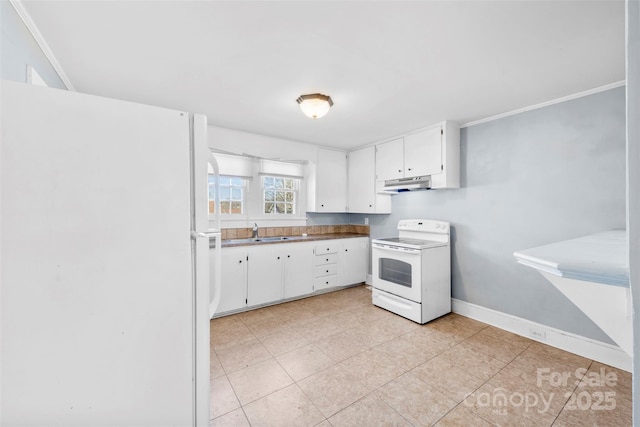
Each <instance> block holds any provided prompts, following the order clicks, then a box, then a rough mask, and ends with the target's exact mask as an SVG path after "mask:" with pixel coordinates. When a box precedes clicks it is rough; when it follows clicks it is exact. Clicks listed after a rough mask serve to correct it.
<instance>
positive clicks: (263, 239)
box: [254, 237, 290, 242]
mask: <svg viewBox="0 0 640 427" xmlns="http://www.w3.org/2000/svg"><path fill="white" fill-rule="evenodd" d="M289 239H290V237H258V238H257V239H254V240H255V241H256V242H279V241H281V240H289Z"/></svg>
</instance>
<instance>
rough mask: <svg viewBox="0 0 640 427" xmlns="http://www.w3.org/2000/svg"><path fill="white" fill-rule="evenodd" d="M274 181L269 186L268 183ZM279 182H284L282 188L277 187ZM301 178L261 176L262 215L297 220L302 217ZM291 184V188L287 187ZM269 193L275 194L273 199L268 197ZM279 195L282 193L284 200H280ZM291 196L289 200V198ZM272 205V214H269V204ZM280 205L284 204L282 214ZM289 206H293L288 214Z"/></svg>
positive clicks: (273, 175)
mask: <svg viewBox="0 0 640 427" xmlns="http://www.w3.org/2000/svg"><path fill="white" fill-rule="evenodd" d="M269 180H272V181H273V183H274V184H273V185H271V186H269V185H268V181H269ZM278 180H282V186H281V187H279V186H278V185H277V182H278ZM301 181H302V180H301V178H299V177H296V176H287V175H276V174H262V175H261V176H260V187H261V188H260V190H261V191H260V194H261V203H260V214H261V215H263V216H265V217H267V218H280V219H297V218H299V217H300V186H301ZM287 182H290V186H287ZM268 192H273V196H272V197H268V194H267V193H268ZM278 193H281V194H282V195H283V196H282V200H281V201H279V200H278ZM289 195H291V197H290V199H291V200H287V196H289ZM269 203H272V204H273V206H272V208H271V212H267V204H269ZM278 204H282V205H283V206H282V210H283V211H282V212H278ZM287 206H291V212H287Z"/></svg>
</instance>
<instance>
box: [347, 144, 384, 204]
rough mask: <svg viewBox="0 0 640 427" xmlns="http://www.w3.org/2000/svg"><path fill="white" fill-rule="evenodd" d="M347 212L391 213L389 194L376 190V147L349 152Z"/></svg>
mask: <svg viewBox="0 0 640 427" xmlns="http://www.w3.org/2000/svg"><path fill="white" fill-rule="evenodd" d="M348 169H349V212H353V213H391V196H390V195H388V194H378V193H377V192H376V148H375V147H374V146H370V147H365V148H361V149H358V150H354V151H351V152H350V153H349V168H348Z"/></svg>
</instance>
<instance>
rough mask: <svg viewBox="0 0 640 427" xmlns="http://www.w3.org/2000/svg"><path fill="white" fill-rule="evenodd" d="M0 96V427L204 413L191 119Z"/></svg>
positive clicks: (81, 101) (201, 194)
mask: <svg viewBox="0 0 640 427" xmlns="http://www.w3.org/2000/svg"><path fill="white" fill-rule="evenodd" d="M0 96H1V99H2V103H1V107H2V110H1V130H2V139H1V143H0V144H1V145H0V148H1V150H0V163H1V175H0V185H1V191H2V192H1V205H0V210H1V216H0V239H1V246H0V259H1V268H2V270H1V275H0V279H1V282H0V286H1V287H0V307H1V313H0V314H1V334H2V335H1V351H0V355H1V359H0V364H1V367H0V368H1V369H0V385H1V388H0V392H1V395H0V402H1V403H0V424H1V425H2V426H65V427H67V426H107V425H108V426H153V427H160V426H180V427H182V426H194V425H197V426H201V425H202V426H205V425H208V423H209V317H210V313H209V302H210V301H209V237H210V235H213V236H215V237H219V233H215V231H216V230H213V233H211V231H212V230H208V229H207V228H208V200H207V197H208V196H207V193H208V192H207V159H208V157H209V150H208V148H207V142H206V118H205V117H204V116H200V115H191V114H188V113H185V112H181V111H175V110H169V109H165V108H158V107H151V106H147V105H140V104H135V103H131V102H123V101H118V100H113V99H107V98H102V97H98V96H91V95H85V94H79V93H75V92H68V91H62V90H57V89H50V88H43V87H36V86H31V85H26V84H21V83H14V82H8V81H2V83H1V86H0ZM217 246H218V247H219V246H220V245H217Z"/></svg>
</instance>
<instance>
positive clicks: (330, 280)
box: [313, 274, 338, 291]
mask: <svg viewBox="0 0 640 427" xmlns="http://www.w3.org/2000/svg"><path fill="white" fill-rule="evenodd" d="M334 286H338V276H337V275H335V274H334V275H333V276H325V277H316V279H315V280H314V282H313V290H314V291H317V290H319V289H326V288H333V287H334Z"/></svg>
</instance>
